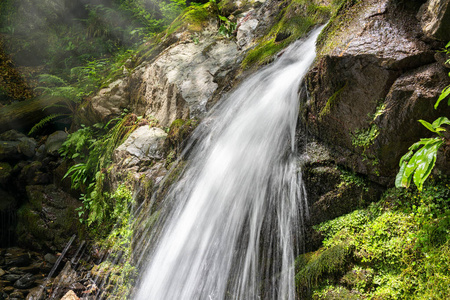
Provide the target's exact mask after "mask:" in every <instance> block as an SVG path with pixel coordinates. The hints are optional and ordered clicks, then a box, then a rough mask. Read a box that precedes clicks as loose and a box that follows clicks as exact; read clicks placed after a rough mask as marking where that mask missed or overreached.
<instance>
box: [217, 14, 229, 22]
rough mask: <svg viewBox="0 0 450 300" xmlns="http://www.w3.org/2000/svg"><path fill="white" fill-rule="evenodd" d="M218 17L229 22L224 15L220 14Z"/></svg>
mask: <svg viewBox="0 0 450 300" xmlns="http://www.w3.org/2000/svg"><path fill="white" fill-rule="evenodd" d="M219 19H221V20H222V21H224V22H229V20H228V19H227V18H226V17H224V16H221V15H219Z"/></svg>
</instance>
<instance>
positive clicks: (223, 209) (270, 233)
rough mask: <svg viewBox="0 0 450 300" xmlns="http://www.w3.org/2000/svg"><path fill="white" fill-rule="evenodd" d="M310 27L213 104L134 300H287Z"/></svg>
mask: <svg viewBox="0 0 450 300" xmlns="http://www.w3.org/2000/svg"><path fill="white" fill-rule="evenodd" d="M319 32H320V30H319V29H316V30H314V31H313V33H312V34H311V35H310V37H309V38H308V39H306V40H305V41H298V42H296V43H294V44H293V45H291V46H290V47H289V48H288V49H287V50H286V51H285V52H284V53H283V54H282V56H281V57H279V58H278V59H277V60H276V61H275V62H274V63H273V64H271V65H270V66H268V67H266V68H264V69H263V70H261V71H259V72H258V73H256V74H255V75H254V76H252V77H250V78H249V79H248V80H246V81H245V82H243V83H242V84H241V85H240V86H239V88H237V89H236V90H235V91H234V92H232V93H230V94H229V95H228V96H227V97H226V98H224V99H222V101H221V102H220V104H219V105H217V106H216V107H215V108H214V110H213V111H212V112H211V113H210V115H209V116H208V117H206V118H205V120H204V121H203V123H202V124H201V125H200V126H199V127H198V128H197V130H196V132H195V133H194V135H193V137H192V138H191V142H190V144H189V145H188V147H187V150H186V151H187V153H188V154H187V157H188V158H187V161H188V165H187V167H186V168H185V169H184V171H183V173H182V176H181V178H180V179H179V180H178V182H177V183H176V184H175V185H174V186H173V187H172V189H171V191H170V192H169V193H168V196H167V197H166V199H165V200H164V201H165V202H167V204H166V205H165V208H164V209H163V211H162V212H161V216H160V219H161V220H162V221H163V222H161V223H160V227H158V228H157V229H156V230H155V229H154V230H153V231H154V232H157V234H155V236H156V237H154V238H151V239H150V238H149V240H148V244H147V245H148V246H149V248H150V250H149V251H148V252H149V253H148V255H146V256H143V259H145V261H146V262H148V264H147V265H146V267H145V268H144V270H142V274H141V276H142V277H141V279H140V281H139V285H138V289H137V291H136V294H135V296H134V297H135V299H152V300H192V299H246V300H247V299H294V298H295V286H294V276H295V272H294V252H295V244H298V242H299V240H300V238H301V237H300V236H299V235H300V234H301V232H302V226H303V224H302V223H303V220H304V218H306V217H307V203H306V197H305V193H304V187H303V184H302V179H301V173H300V172H299V167H298V162H297V161H296V151H295V150H296V145H295V128H296V123H297V118H298V107H299V103H298V92H299V91H298V90H299V86H300V81H301V79H302V77H303V75H304V74H305V73H306V72H307V70H308V68H309V66H310V64H311V63H312V61H313V60H314V57H315V40H316V38H317V36H318V34H319Z"/></svg>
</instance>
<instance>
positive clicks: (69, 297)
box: [61, 290, 80, 300]
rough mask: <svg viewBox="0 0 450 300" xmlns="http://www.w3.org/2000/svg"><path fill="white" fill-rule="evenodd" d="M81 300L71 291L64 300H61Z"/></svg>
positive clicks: (62, 299)
mask: <svg viewBox="0 0 450 300" xmlns="http://www.w3.org/2000/svg"><path fill="white" fill-rule="evenodd" d="M78 299H80V298H78V296H77V294H75V292H74V291H72V290H70V291H68V292H67V293H66V294H65V295H64V296H63V297H62V298H61V300H78Z"/></svg>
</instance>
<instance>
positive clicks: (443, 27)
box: [417, 0, 450, 42]
mask: <svg viewBox="0 0 450 300" xmlns="http://www.w3.org/2000/svg"><path fill="white" fill-rule="evenodd" d="M449 3H450V0H428V1H427V2H426V3H425V4H424V5H422V7H421V8H420V11H419V13H418V14H417V18H418V19H419V20H420V25H421V27H422V30H423V32H424V33H425V35H427V36H428V37H431V38H435V39H439V40H443V41H445V42H447V41H448V40H450V5H449Z"/></svg>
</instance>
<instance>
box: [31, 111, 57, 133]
mask: <svg viewBox="0 0 450 300" xmlns="http://www.w3.org/2000/svg"><path fill="white" fill-rule="evenodd" d="M62 116H65V115H64V114H51V115H48V116H46V117H45V118H43V119H42V120H40V121H39V122H38V123H36V124H35V125H34V126H33V127H32V128H31V129H30V132H28V135H32V134H33V133H35V132H36V131H37V130H39V129H41V128H42V127H44V125H45V124H47V123H49V122H51V121H52V120H54V119H56V118H58V117H62Z"/></svg>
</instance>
